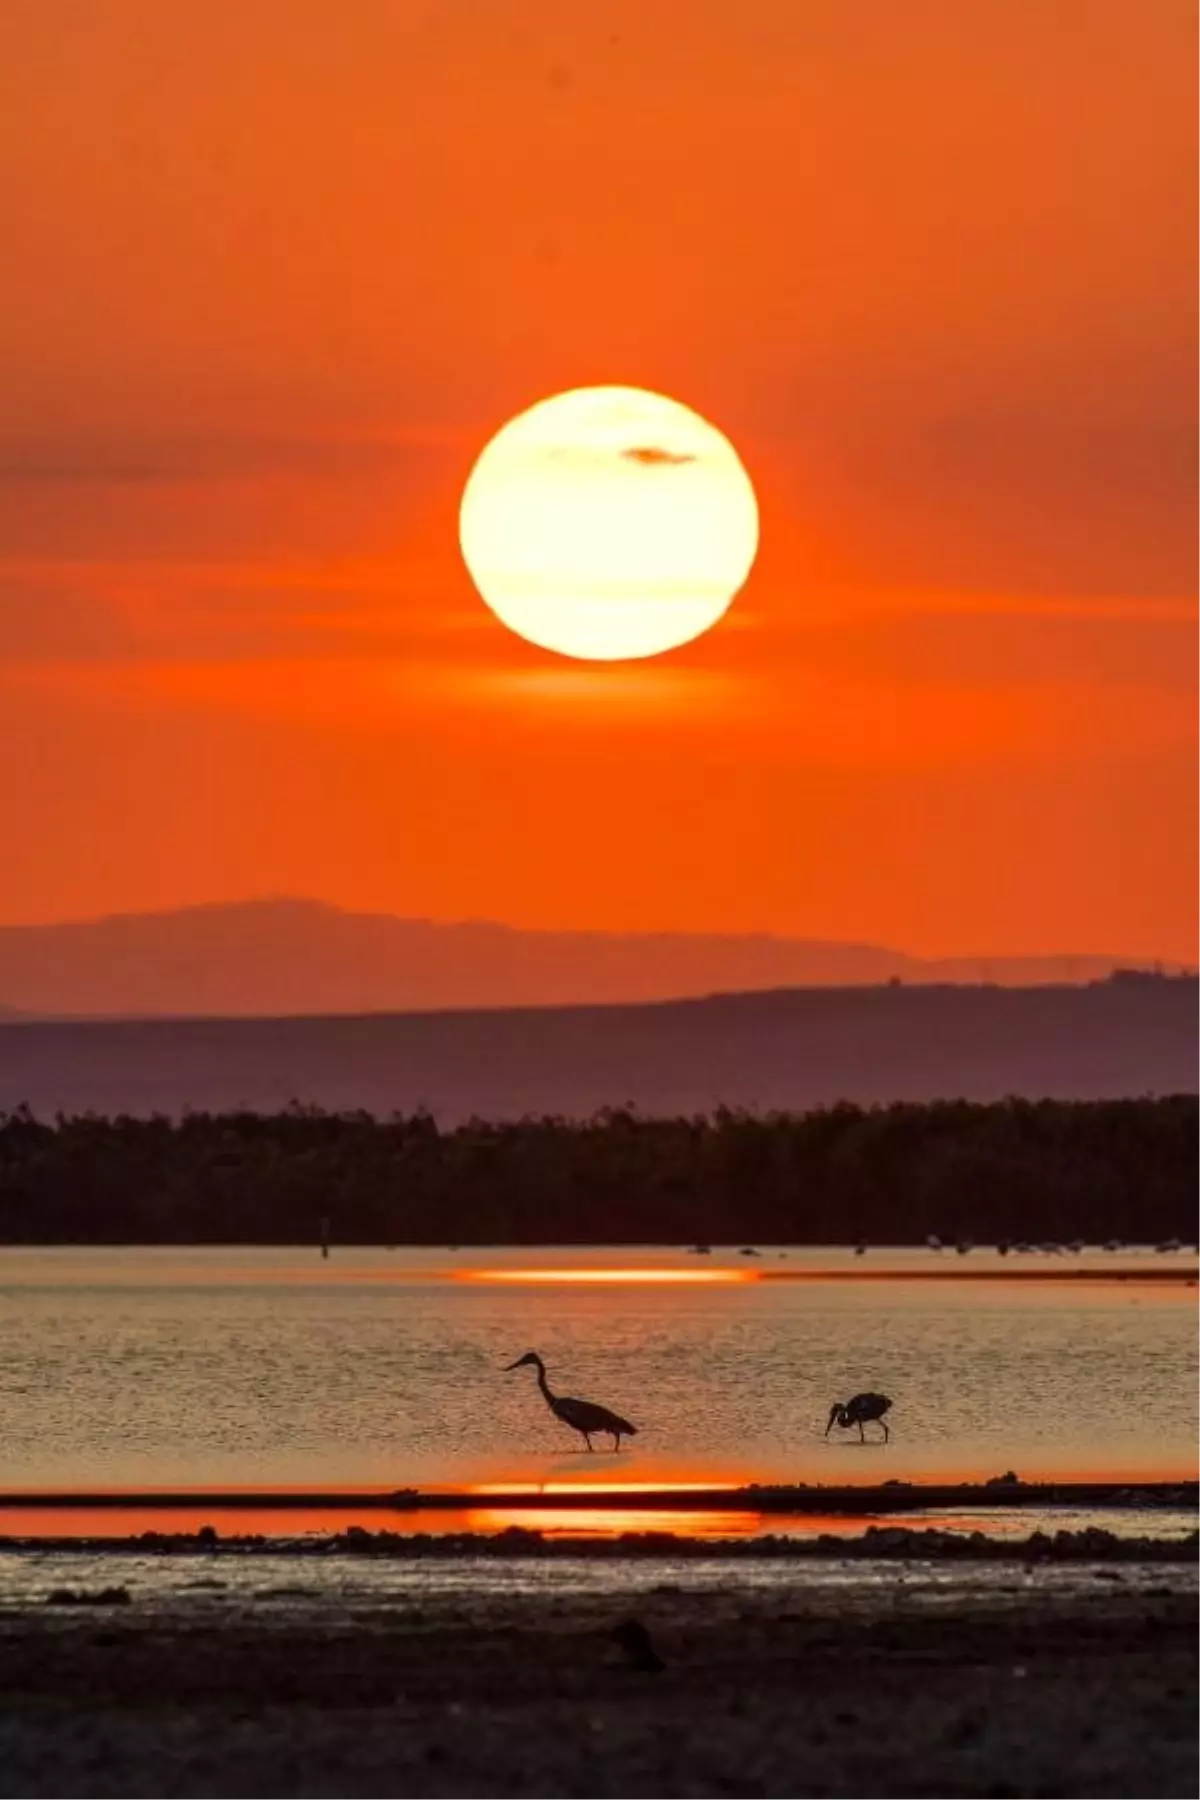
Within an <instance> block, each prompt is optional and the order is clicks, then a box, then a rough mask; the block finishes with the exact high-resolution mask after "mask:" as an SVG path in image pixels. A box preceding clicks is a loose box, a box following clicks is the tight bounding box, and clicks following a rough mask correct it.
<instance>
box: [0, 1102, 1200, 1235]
mask: <svg viewBox="0 0 1200 1800" xmlns="http://www.w3.org/2000/svg"><path fill="white" fill-rule="evenodd" d="M1196 1166H1197V1099H1196V1097H1195V1096H1194V1095H1189V1094H1180V1095H1172V1096H1168V1097H1166V1098H1161V1099H1149V1098H1147V1099H1130V1100H1110V1101H1098V1102H1084V1101H1079V1102H1074V1101H1065V1100H1037V1101H1032V1100H1020V1099H1013V1100H1006V1101H1003V1102H1000V1103H997V1104H990V1105H981V1104H975V1103H971V1102H968V1101H958V1100H951V1101H941V1102H936V1103H934V1104H931V1105H919V1104H908V1103H905V1104H897V1105H891V1106H878V1107H866V1108H864V1107H860V1106H854V1105H849V1104H839V1105H836V1106H831V1107H827V1108H823V1109H820V1110H817V1111H813V1112H806V1113H783V1112H778V1113H767V1114H753V1113H745V1112H736V1111H726V1110H720V1111H718V1112H716V1113H714V1114H712V1115H710V1116H706V1117H698V1118H649V1117H643V1116H641V1115H640V1114H638V1113H637V1112H635V1111H632V1110H625V1109H608V1110H606V1111H604V1112H601V1113H599V1114H597V1115H596V1116H595V1117H593V1118H590V1119H584V1120H572V1119H564V1118H526V1119H521V1120H517V1121H513V1122H510V1123H500V1122H490V1121H487V1120H482V1119H473V1120H471V1121H469V1122H468V1123H466V1124H462V1125H457V1126H455V1127H453V1128H439V1126H438V1124H437V1122H436V1121H435V1120H434V1119H433V1118H432V1117H431V1116H430V1115H429V1114H428V1113H422V1112H418V1113H414V1114H410V1115H407V1116H399V1115H397V1116H395V1117H392V1118H382V1119H381V1118H376V1117H374V1116H373V1115H371V1114H369V1113H365V1112H350V1113H333V1112H324V1111H322V1110H320V1109H319V1108H316V1107H309V1106H301V1105H298V1104H293V1105H292V1106H290V1107H288V1108H287V1109H286V1110H285V1111H283V1112H279V1113H274V1114H269V1115H268V1114H258V1113H250V1112H237V1113H219V1114H210V1113H190V1114H185V1115H183V1116H182V1117H181V1118H178V1119H168V1118H163V1117H154V1118H133V1117H128V1116H120V1117H115V1118H105V1117H100V1116H96V1115H92V1114H86V1115H83V1116H79V1117H71V1118H66V1117H59V1118H57V1119H56V1120H55V1121H54V1122H53V1123H50V1122H47V1121H42V1120H40V1119H37V1118H35V1117H34V1116H33V1115H32V1114H31V1113H30V1112H29V1111H28V1109H26V1108H24V1107H21V1108H18V1109H17V1110H16V1111H14V1112H10V1113H7V1114H3V1113H0V1242H5V1243H9V1244H21V1243H24V1244H33V1243H41V1244H67V1243H70V1244H112V1243H144V1244H160V1243H179V1244H184V1243H190V1244H212V1243H235V1244H236V1243H241V1244H283V1243H311V1242H315V1241H317V1240H318V1239H319V1238H320V1236H321V1234H322V1232H323V1230H325V1229H326V1226H327V1228H328V1231H329V1233H330V1236H331V1237H332V1239H333V1241H334V1242H338V1243H343V1244H352V1243H356V1244H385V1245H386V1244H402V1243H408V1244H446V1243H453V1244H537V1243H561V1244H570V1243H610V1244H615V1243H689V1242H692V1241H694V1240H697V1239H699V1240H703V1241H706V1242H712V1243H749V1242H752V1241H754V1240H756V1239H757V1240H758V1241H760V1242H764V1243H772V1242H774V1243H848V1242H854V1241H856V1240H858V1239H860V1238H861V1239H866V1240H868V1241H871V1242H875V1243H920V1242H922V1241H923V1240H924V1239H925V1237H926V1236H928V1235H929V1234H931V1233H935V1234H937V1235H938V1236H940V1237H942V1238H943V1239H947V1240H950V1239H954V1238H963V1237H969V1238H971V1239H973V1240H974V1241H976V1242H978V1243H995V1242H998V1241H1000V1240H1003V1239H1008V1240H1010V1241H1013V1242H1017V1241H1020V1240H1022V1239H1030V1240H1032V1241H1035V1242H1036V1241H1043V1240H1046V1239H1057V1240H1064V1241H1069V1240H1070V1239H1072V1238H1076V1237H1081V1238H1084V1239H1086V1240H1087V1241H1088V1242H1097V1241H1099V1242H1102V1241H1104V1240H1106V1239H1108V1238H1111V1237H1117V1238H1122V1239H1126V1240H1130V1241H1135V1242H1148V1241H1156V1240H1159V1239H1162V1238H1165V1237H1168V1236H1181V1237H1184V1236H1186V1237H1187V1238H1189V1239H1190V1238H1192V1237H1193V1236H1194V1233H1195V1180H1196Z"/></svg>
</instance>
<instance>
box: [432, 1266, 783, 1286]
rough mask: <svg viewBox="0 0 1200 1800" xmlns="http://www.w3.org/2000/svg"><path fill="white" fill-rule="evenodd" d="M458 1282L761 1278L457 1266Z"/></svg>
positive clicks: (752, 1276)
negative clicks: (463, 1267)
mask: <svg viewBox="0 0 1200 1800" xmlns="http://www.w3.org/2000/svg"><path fill="white" fill-rule="evenodd" d="M454 1278H455V1280H456V1281H488V1282H504V1283H510V1284H511V1283H516V1284H525V1283H538V1284H557V1283H559V1282H573V1283H606V1282H608V1283H614V1284H616V1283H621V1284H624V1283H627V1282H654V1283H667V1284H670V1285H672V1286H689V1287H697V1286H706V1287H711V1286H713V1285H714V1284H715V1283H722V1282H724V1283H729V1282H745V1281H757V1280H758V1279H759V1275H758V1271H757V1269H551V1268H543V1269H456V1270H455V1272H454Z"/></svg>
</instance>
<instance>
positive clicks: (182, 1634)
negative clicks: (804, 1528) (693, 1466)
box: [0, 1528, 1197, 1797]
mask: <svg viewBox="0 0 1200 1800" xmlns="http://www.w3.org/2000/svg"><path fill="white" fill-rule="evenodd" d="M393 1535H394V1534H385V1535H384V1536H383V1537H371V1536H370V1535H369V1534H366V1533H362V1534H361V1535H360V1536H358V1537H355V1538H352V1539H348V1538H347V1537H342V1538H337V1539H332V1540H328V1541H326V1542H325V1543H324V1544H319V1545H307V1546H306V1547H305V1548H304V1550H303V1553H302V1554H299V1555H292V1556H282V1555H280V1554H279V1552H278V1549H277V1548H274V1549H273V1548H271V1547H269V1546H260V1548H259V1550H258V1553H254V1552H253V1551H252V1550H251V1549H250V1546H246V1547H245V1548H237V1547H235V1546H233V1545H221V1546H217V1547H214V1546H213V1545H212V1543H211V1540H209V1539H205V1540H204V1541H203V1542H200V1541H197V1540H190V1541H185V1540H176V1544H175V1546H174V1547H175V1548H176V1549H177V1550H182V1551H184V1552H185V1554H183V1555H180V1554H174V1555H173V1554H171V1548H172V1546H171V1545H170V1543H169V1540H162V1541H160V1543H159V1544H158V1545H154V1544H149V1543H147V1542H146V1541H144V1540H143V1541H141V1542H140V1543H139V1544H138V1545H137V1546H124V1547H118V1548H114V1546H113V1545H112V1544H111V1542H109V1543H107V1544H105V1545H104V1546H103V1547H101V1546H91V1547H88V1546H84V1545H81V1544H79V1543H78V1542H76V1543H75V1545H74V1546H73V1548H72V1550H71V1552H70V1553H67V1552H66V1551H64V1550H55V1551H51V1550H50V1549H49V1547H45V1548H43V1549H39V1550H38V1551H36V1552H33V1553H30V1552H26V1553H24V1554H10V1555H9V1556H7V1557H5V1558H4V1559H3V1560H4V1563H5V1565H6V1566H5V1570H4V1576H5V1580H4V1587H3V1600H2V1602H0V1795H4V1796H18V1795H22V1796H39V1797H40V1796H57V1795H64V1794H71V1795H78V1796H90V1795H96V1796H101V1795H130V1796H140V1795H186V1796H191V1795H212V1796H224V1795H229V1796H235V1795H241V1796H258V1795H264V1796H265V1795H281V1796H282V1795H314V1796H315V1795H322V1796H323V1795H329V1796H336V1795H347V1796H350V1795H381V1796H383V1795H430V1796H460V1795H478V1796H491V1795H553V1796H567V1795H583V1796H608V1795H631V1796H642V1795H645V1796H653V1795H698V1796H700V1795H703V1796H708V1795H713V1796H729V1795H781V1796H786V1795H860V1796H873V1795H897V1796H923V1795H962V1796H974V1795H988V1796H1004V1795H1022V1796H1023V1795H1029V1796H1034V1795H1049V1796H1076V1795H1079V1796H1096V1797H1098V1796H1110V1795H1114V1796H1117V1795H1120V1796H1124V1795H1145V1796H1159V1795H1171V1796H1173V1795H1191V1794H1194V1793H1195V1791H1196V1773H1197V1769H1196V1733H1195V1717H1196V1567H1195V1545H1194V1543H1191V1544H1187V1545H1184V1544H1180V1543H1178V1542H1176V1543H1175V1544H1164V1543H1162V1542H1161V1541H1157V1542H1156V1541H1154V1540H1149V1541H1146V1542H1145V1543H1143V1544H1142V1545H1141V1546H1140V1548H1139V1547H1138V1545H1137V1543H1136V1541H1135V1542H1134V1543H1133V1544H1131V1543H1130V1541H1129V1540H1125V1541H1121V1540H1116V1539H1111V1540H1109V1541H1108V1543H1107V1544H1106V1543H1105V1542H1104V1541H1103V1534H1075V1535H1074V1536H1072V1537H1071V1538H1070V1539H1069V1540H1068V1539H1066V1538H1064V1539H1063V1540H1062V1541H1061V1542H1058V1541H1057V1540H1055V1539H1046V1540H1045V1542H1044V1544H1043V1545H1042V1546H1041V1547H1040V1548H1031V1546H1030V1544H1029V1543H1028V1542H1027V1543H1025V1544H1015V1545H1014V1544H1011V1543H1009V1544H1003V1545H998V1544H996V1543H995V1542H991V1543H990V1544H988V1545H987V1550H986V1554H985V1553H984V1551H983V1550H980V1549H978V1547H977V1551H976V1554H974V1555H972V1554H970V1553H969V1552H964V1551H961V1550H956V1551H951V1552H948V1553H943V1551H939V1548H938V1545H937V1543H936V1542H934V1541H932V1540H931V1539H930V1537H929V1535H928V1534H925V1533H921V1532H913V1531H908V1530H906V1529H904V1528H893V1530H891V1531H889V1532H887V1533H885V1534H872V1536H871V1537H870V1538H868V1539H867V1540H861V1539H860V1540H855V1541H854V1543H853V1545H851V1544H850V1543H843V1544H840V1545H839V1544H837V1543H836V1542H835V1541H834V1540H830V1539H825V1540H822V1541H821V1542H819V1543H818V1544H816V1545H811V1544H810V1545H805V1546H804V1547H803V1549H802V1550H798V1548H797V1546H796V1544H795V1542H794V1541H789V1542H788V1544H787V1547H786V1550H784V1549H781V1550H779V1552H778V1553H777V1554H776V1555H774V1556H772V1555H770V1554H768V1555H767V1556H763V1555H761V1554H760V1555H757V1556H755V1555H750V1554H747V1548H748V1547H746V1546H742V1545H739V1546H737V1547H736V1554H733V1553H730V1554H725V1553H724V1552H720V1551H718V1550H716V1549H715V1548H714V1547H713V1546H711V1545H708V1546H704V1547H703V1551H702V1554H701V1553H689V1554H685V1553H684V1552H683V1548H682V1546H681V1544H680V1542H679V1541H678V1540H675V1541H665V1540H663V1539H662V1538H661V1537H659V1538H658V1539H657V1541H656V1542H655V1543H651V1544H647V1545H645V1546H643V1552H644V1553H643V1554H642V1555H640V1556H638V1555H634V1554H630V1549H631V1546H630V1545H629V1544H627V1543H624V1542H623V1541H621V1540H618V1541H617V1542H616V1543H613V1544H605V1545H600V1544H593V1545H590V1546H588V1549H587V1554H586V1555H585V1554H583V1553H582V1550H581V1547H580V1546H578V1545H576V1546H574V1547H571V1546H570V1545H564V1544H561V1543H557V1544H554V1543H551V1541H550V1540H547V1541H546V1545H545V1546H539V1545H537V1544H534V1543H532V1542H530V1541H528V1540H527V1539H526V1540H525V1541H522V1539H523V1537H524V1534H512V1535H511V1536H510V1537H509V1539H508V1541H507V1544H506V1546H504V1547H500V1546H499V1542H498V1540H495V1539H493V1540H477V1541H476V1543H475V1544H474V1545H473V1546H470V1545H465V1544H460V1545H458V1546H457V1554H453V1553H451V1552H450V1550H449V1548H448V1547H447V1545H446V1540H444V1539H437V1540H434V1539H430V1540H427V1542H428V1543H429V1544H433V1543H437V1544H438V1545H439V1546H440V1548H439V1550H438V1551H437V1552H436V1553H432V1554H411V1553H410V1554H407V1555H405V1554H397V1553H396V1550H395V1548H394V1546H393V1545H392V1544H390V1543H389V1542H388V1541H387V1540H388V1539H390V1538H391V1537H392V1536H393ZM485 1541H487V1542H490V1545H491V1549H490V1552H489V1553H488V1554H487V1555H486V1556H481V1555H480V1554H479V1551H480V1549H481V1546H482V1544H483V1542H485ZM967 1541H968V1542H973V1540H967ZM778 1542H779V1543H780V1544H783V1543H784V1540H779V1541H778ZM985 1542H986V1540H985ZM408 1543H409V1547H410V1552H411V1549H412V1546H413V1543H414V1540H408ZM1056 1543H1057V1549H1055V1547H1054V1546H1055V1545H1056ZM872 1544H873V1550H872ZM1046 1545H1049V1546H1050V1548H1049V1549H1047V1548H1046V1547H1045V1546H1046ZM135 1549H136V1554H134V1551H135ZM881 1552H885V1553H886V1558H885V1557H884V1556H881V1555H880V1553H881ZM64 1580H65V1581H66V1582H67V1583H69V1586H68V1587H66V1588H64V1586H63V1585H62V1584H63V1583H64ZM106 1588H107V1589H108V1590H109V1592H108V1597H107V1598H106V1599H102V1598H101V1595H102V1593H103V1591H104V1589H106ZM631 1619H635V1620H637V1621H639V1622H640V1623H641V1624H643V1625H644V1626H645V1627H646V1628H647V1630H648V1631H649V1633H650V1634H651V1636H652V1639H653V1643H654V1646H655V1647H656V1649H657V1651H658V1652H659V1654H660V1656H661V1659H662V1661H663V1663H664V1664H665V1666H664V1667H663V1668H662V1669H661V1670H659V1671H657V1672H653V1671H649V1670H645V1669H640V1668H637V1667H635V1666H632V1664H631V1663H630V1661H629V1659H628V1657H627V1656H626V1654H625V1652H624V1651H623V1650H622V1648H621V1646H620V1644H619V1643H618V1642H617V1641H616V1640H615V1639H614V1637H613V1635H612V1634H613V1631H614V1628H615V1627H618V1626H620V1625H621V1624H622V1623H624V1622H627V1621H629V1620H631Z"/></svg>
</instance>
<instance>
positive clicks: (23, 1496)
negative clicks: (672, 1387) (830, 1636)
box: [0, 1476, 1200, 1528]
mask: <svg viewBox="0 0 1200 1800" xmlns="http://www.w3.org/2000/svg"><path fill="white" fill-rule="evenodd" d="M604 1506H609V1507H619V1508H620V1510H621V1511H622V1512H643V1511H644V1512H660V1511H663V1510H669V1511H671V1512H685V1513H686V1512H713V1511H720V1512H727V1513H774V1514H788V1513H795V1514H803V1513H816V1514H820V1515H822V1516H825V1517H832V1516H837V1515H839V1514H845V1515H846V1516H849V1517H852V1516H855V1515H857V1514H863V1513H870V1514H875V1513H884V1514H890V1513H904V1512H924V1511H928V1510H931V1509H935V1508H936V1509H943V1508H953V1509H955V1510H959V1511H973V1510H978V1509H981V1508H984V1509H987V1510H989V1511H991V1510H994V1509H995V1508H996V1507H998V1506H1000V1507H1004V1508H1015V1507H1062V1506H1069V1507H1091V1508H1100V1509H1107V1508H1113V1509H1117V1510H1125V1509H1130V1508H1154V1507H1161V1508H1164V1509H1172V1510H1181V1509H1182V1510H1188V1511H1193V1510H1195V1509H1196V1508H1197V1507H1198V1506H1200V1482H1197V1481H1196V1480H1195V1479H1193V1478H1185V1479H1179V1480H1171V1479H1166V1480H1158V1481H1120V1482H1118V1481H1056V1482H1039V1481H1021V1480H1019V1479H1015V1478H1014V1479H1011V1480H1010V1479H1008V1478H1007V1477H1005V1476H996V1477H993V1478H992V1479H991V1480H990V1481H985V1482H954V1483H944V1482H907V1481H886V1482H882V1483H873V1484H870V1485H868V1484H865V1483H863V1484H854V1485H838V1486H823V1485H818V1484H811V1485H810V1484H808V1483H806V1482H798V1483H795V1484H788V1485H783V1484H773V1483H772V1484H763V1485H757V1484H754V1483H751V1484H748V1485H746V1486H742V1487H738V1486H735V1485H733V1484H732V1483H731V1484H729V1485H726V1486H721V1485H704V1484H702V1483H690V1484H688V1485H686V1486H672V1485H671V1484H670V1483H669V1482H663V1483H661V1484H660V1483H630V1484H623V1483H621V1482H604V1483H597V1484H596V1485H595V1486H588V1485H585V1484H584V1483H583V1482H549V1483H547V1482H505V1483H500V1484H497V1485H496V1486H494V1487H489V1486H487V1485H485V1484H482V1483H481V1484H478V1485H471V1486H469V1487H437V1486H434V1487H428V1488H412V1487H410V1488H399V1489H395V1490H390V1491H388V1490H380V1489H378V1488H361V1489H350V1488H340V1489H339V1488H333V1489H292V1488H283V1489H270V1488H248V1489H215V1490H211V1491H210V1490H206V1489H203V1488H191V1489H154V1488H149V1489H143V1490H137V1489H124V1490H117V1489H111V1488H109V1489H99V1490H92V1491H88V1490H83V1489H75V1490H64V1489H51V1490H38V1489H32V1488H31V1489H7V1490H4V1491H0V1528H2V1526H3V1518H4V1514H5V1513H6V1512H13V1511H18V1510H22V1511H34V1510H36V1511H40V1512H59V1511H61V1512H65V1513H71V1512H107V1511H126V1512H164V1513H170V1512H202V1511H205V1510H207V1511H210V1512H214V1513H219V1512H375V1511H378V1512H380V1513H410V1512H436V1513H445V1512H462V1511H464V1510H466V1509H468V1508H469V1509H470V1510H472V1511H477V1510H484V1509H486V1510H487V1511H489V1512H505V1511H520V1512H530V1511H537V1510H540V1509H545V1510H549V1511H553V1512H556V1513H557V1512H562V1511H572V1510H576V1509H578V1510H586V1511H595V1510H596V1509H597V1508H598V1507H604Z"/></svg>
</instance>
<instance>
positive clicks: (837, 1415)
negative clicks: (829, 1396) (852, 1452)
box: [825, 1394, 892, 1444]
mask: <svg viewBox="0 0 1200 1800" xmlns="http://www.w3.org/2000/svg"><path fill="white" fill-rule="evenodd" d="M891 1406H892V1403H891V1401H890V1400H889V1399H888V1397H887V1395H886V1394H855V1396H854V1398H853V1400H835V1401H834V1403H833V1405H832V1406H831V1407H830V1409H829V1423H828V1425H826V1427H825V1436H826V1437H828V1436H829V1433H830V1432H831V1431H832V1430H833V1427H834V1425H835V1424H837V1425H840V1426H841V1427H842V1429H843V1430H844V1431H848V1430H849V1428H850V1426H851V1425H857V1426H858V1440H859V1443H861V1444H865V1443H866V1441H867V1434H866V1432H865V1431H864V1430H863V1426H864V1425H869V1424H870V1422H871V1420H872V1419H874V1420H875V1422H876V1423H877V1424H878V1425H880V1426H882V1427H883V1441H884V1443H885V1444H886V1443H887V1442H888V1441H889V1439H890V1438H891V1435H892V1434H891V1432H890V1431H889V1430H888V1428H887V1426H886V1424H884V1418H883V1415H884V1413H885V1412H890V1411H891Z"/></svg>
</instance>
